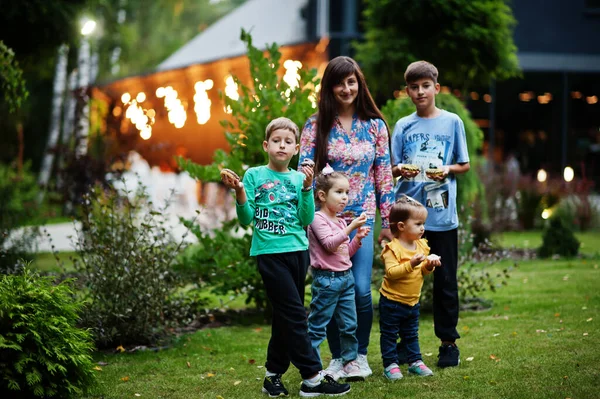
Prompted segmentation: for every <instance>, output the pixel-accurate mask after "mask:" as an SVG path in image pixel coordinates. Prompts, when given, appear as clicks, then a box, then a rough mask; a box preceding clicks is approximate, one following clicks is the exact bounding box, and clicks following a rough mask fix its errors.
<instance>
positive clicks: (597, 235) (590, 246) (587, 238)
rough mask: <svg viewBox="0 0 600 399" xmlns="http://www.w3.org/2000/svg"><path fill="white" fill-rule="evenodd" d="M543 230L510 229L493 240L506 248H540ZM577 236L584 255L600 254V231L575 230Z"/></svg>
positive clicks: (495, 236)
mask: <svg viewBox="0 0 600 399" xmlns="http://www.w3.org/2000/svg"><path fill="white" fill-rule="evenodd" d="M542 235H543V232H542V231H541V230H530V231H509V232H505V233H499V234H496V235H494V237H493V240H494V241H495V242H497V243H498V244H499V245H500V246H502V247H505V248H510V247H515V248H524V249H528V248H532V249H534V248H539V247H540V246H541V245H542ZM575 237H577V239H578V240H579V241H580V242H581V247H580V249H579V251H580V253H581V254H583V255H590V256H592V255H596V256H598V255H600V232H598V231H586V232H575Z"/></svg>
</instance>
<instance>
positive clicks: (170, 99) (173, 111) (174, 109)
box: [156, 86, 187, 129]
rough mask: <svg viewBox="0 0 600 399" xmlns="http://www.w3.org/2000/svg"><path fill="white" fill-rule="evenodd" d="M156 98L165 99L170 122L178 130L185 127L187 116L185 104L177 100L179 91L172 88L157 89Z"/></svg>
mask: <svg viewBox="0 0 600 399" xmlns="http://www.w3.org/2000/svg"><path fill="white" fill-rule="evenodd" d="M156 97H158V98H164V99H165V100H164V102H165V108H166V109H167V111H168V114H167V116H168V119H169V122H170V123H171V124H172V125H173V126H175V127H176V128H177V129H181V128H182V127H183V126H184V125H185V121H186V120H187V114H186V112H185V107H184V106H183V103H182V102H181V100H180V99H178V98H177V90H175V89H173V87H171V86H167V87H159V88H158V89H156Z"/></svg>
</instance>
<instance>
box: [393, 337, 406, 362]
mask: <svg viewBox="0 0 600 399" xmlns="http://www.w3.org/2000/svg"><path fill="white" fill-rule="evenodd" d="M396 353H398V362H397V364H398V365H399V366H400V365H402V364H408V352H407V351H406V345H404V344H403V343H402V340H400V341H399V342H398V343H397V344H396Z"/></svg>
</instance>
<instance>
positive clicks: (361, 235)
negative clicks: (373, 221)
mask: <svg viewBox="0 0 600 399" xmlns="http://www.w3.org/2000/svg"><path fill="white" fill-rule="evenodd" d="M370 232H371V228H370V227H360V228H359V229H358V231H357V232H356V236H355V237H356V238H358V239H359V240H362V239H363V238H365V237H366V236H368V235H369V233H370Z"/></svg>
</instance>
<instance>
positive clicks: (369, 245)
mask: <svg viewBox="0 0 600 399" xmlns="http://www.w3.org/2000/svg"><path fill="white" fill-rule="evenodd" d="M355 235H356V230H354V231H353V232H352V233H351V234H350V239H352V238H353V237H354V236H355ZM373 245H374V244H373V226H371V232H370V233H369V235H368V236H366V237H365V238H363V239H362V246H361V247H360V248H359V249H358V251H356V253H355V254H354V256H353V257H352V259H351V261H352V269H351V270H352V274H353V275H354V292H355V302H356V319H357V322H358V326H357V328H356V338H357V339H358V353H359V354H360V355H366V354H367V348H368V347H369V338H370V337H371V325H372V324H373V300H372V298H371V273H372V271H373ZM339 336H340V333H339V329H338V326H337V323H336V320H335V318H334V319H332V320H331V323H329V325H328V326H327V342H328V343H329V349H330V350H331V355H332V358H333V359H338V358H340V357H342V353H341V352H342V351H341V346H340V339H339Z"/></svg>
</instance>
